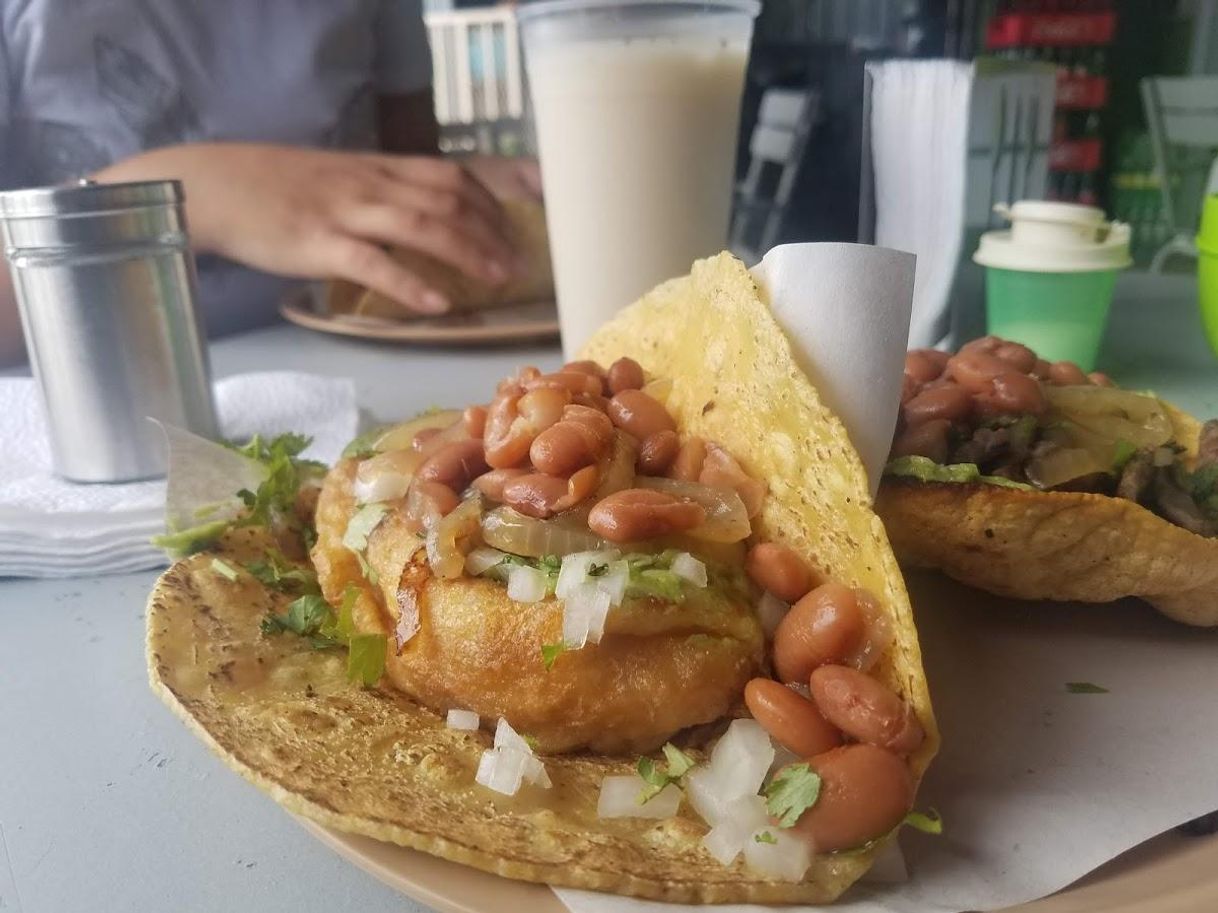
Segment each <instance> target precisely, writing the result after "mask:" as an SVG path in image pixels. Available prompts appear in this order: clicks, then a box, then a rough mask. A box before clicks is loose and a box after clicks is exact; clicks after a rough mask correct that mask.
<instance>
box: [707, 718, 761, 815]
mask: <svg viewBox="0 0 1218 913" xmlns="http://www.w3.org/2000/svg"><path fill="white" fill-rule="evenodd" d="M773 761H774V746H773V744H771V742H770V737H769V735H767V734H766V731H765V730H764V729H763V728H762V727H761V724H760V723H758V722H757V721H756V720H732V722H731V725H730V726H728V727H727V732H725V733H724V734H723V737H722V738H721V739H719V741H718V743H717V744H716V745H715V748H714V750H713V751H712V752H711V757H710V764H709V765H707V766H708V768H709V769H710V772H711V774H712V775H713V776H714V779H715V785H716V786H717V787H718V790H719V794H720V795H721V796H722V797H723V800H724V801H725V802H730V801H731V800H732V799H735V798H737V797H738V796H751V795H754V794H756V792H757V790H759V789H760V788H761V784H762V783H763V782H764V781H765V777H766V774H767V773H769V770H770V764H771V763H773Z"/></svg>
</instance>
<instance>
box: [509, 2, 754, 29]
mask: <svg viewBox="0 0 1218 913" xmlns="http://www.w3.org/2000/svg"><path fill="white" fill-rule="evenodd" d="M615 7H616V8H618V9H621V10H624V11H625V10H632V9H640V10H641V9H647V8H649V7H651V8H659V9H665V8H668V9H671V10H672V12H674V13H684V12H700V11H701V12H716V13H743V14H745V15H747V16H748V17H749V18H750V19H756V18H757V14H758V13H759V12H761V0H531V2H527V3H521V4H519V5H518V6H517V7H516V18H517V19H518V20H519V21H520V22H521V23H524V24H527V23H528V22H531V21H532V20H534V19H540V18H542V17H545V16H550V15H553V14H556V13H557V14H562V13H582V12H600V11H604V10H611V9H614V8H615Z"/></svg>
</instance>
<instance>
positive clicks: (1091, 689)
mask: <svg viewBox="0 0 1218 913" xmlns="http://www.w3.org/2000/svg"><path fill="white" fill-rule="evenodd" d="M1066 690H1067V691H1068V692H1070V693H1071V694H1107V693H1108V689H1107V688H1104V687H1103V686H1101V685H1094V684H1092V683H1091V682H1066Z"/></svg>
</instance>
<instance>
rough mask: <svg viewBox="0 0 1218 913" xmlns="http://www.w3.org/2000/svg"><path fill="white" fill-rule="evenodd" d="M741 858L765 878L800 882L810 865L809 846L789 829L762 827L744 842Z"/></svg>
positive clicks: (810, 850)
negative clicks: (742, 856)
mask: <svg viewBox="0 0 1218 913" xmlns="http://www.w3.org/2000/svg"><path fill="white" fill-rule="evenodd" d="M744 861H745V862H746V863H748V866H749V868H750V869H752V870H753V871H755V872H757V873H758V874H761V875H765V876H766V877H768V878H774V879H777V880H778V881H803V880H804V874H805V873H806V872H807V871H808V866H810V865H811V864H812V847H811V846H809V845H808V843H807V842H806V841H805V840H803V839H802V838H801V837H797V836H795V835H794V834H792V833H791V832H790V831H786V830H783V829H782V828H778V827H761V828H758V829H757V830H756V831H755V832H754V833H753V834H752V835H751V836H750V837H749V839H748V840H746V841H745V842H744Z"/></svg>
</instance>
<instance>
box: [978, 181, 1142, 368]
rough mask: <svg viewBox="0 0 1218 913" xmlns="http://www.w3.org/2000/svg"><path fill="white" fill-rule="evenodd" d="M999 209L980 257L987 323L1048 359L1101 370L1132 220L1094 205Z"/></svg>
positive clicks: (1037, 203) (1026, 204)
mask: <svg viewBox="0 0 1218 913" xmlns="http://www.w3.org/2000/svg"><path fill="white" fill-rule="evenodd" d="M994 209H995V211H996V212H998V213H1000V214H1001V215H1003V216H1005V217H1006V218H1007V219H1009V220H1010V222H1011V228H1010V230H1009V231H987V232H986V233H985V234H983V235H982V236H981V244H980V246H979V247H978V248H977V253H976V254H975V255H974V256H973V259H974V260H975V261H976V262H978V263H980V264H981V265H982V266H984V267H985V268H986V270H985V313H986V329H987V331H988V332H990V333H992V334H994V335H995V336H1002V337H1003V338H1005V339H1010V340H1012V341H1014V342H1021V343H1023V344H1024V345H1026V346H1028V347H1029V348H1031V349H1033V350H1034V351H1035V352H1036V353H1037V354H1038V355H1039V356H1040V357H1041V358H1044V359H1046V360H1048V361H1072V362H1074V363H1075V364H1077V365H1078V366H1079V367H1080V368H1082V369H1083V370H1084V371H1091V370H1093V369H1094V368H1095V362H1096V359H1097V358H1098V356H1099V353H1100V346H1101V344H1102V343H1103V341H1104V330H1105V329H1106V328H1107V326H1108V308H1109V306H1110V305H1111V304H1112V291H1113V287H1114V286H1115V285H1116V277H1117V273H1119V272H1120V271H1121V270H1122V269H1124V268H1125V267H1126V266H1128V265H1129V263H1130V259H1129V226H1128V225H1122V224H1121V223H1119V222H1105V221H1104V212H1103V210H1101V209H1096V208H1095V207H1094V206H1078V205H1076V204H1073V203H1050V202H1044V201H1041V200H1021V201H1020V202H1018V203H1016V204H1015V205H1014V206H1011V207H1009V208H1008V207H1007V206H1005V205H1001V204H1000V205H998V206H995V207H994Z"/></svg>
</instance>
